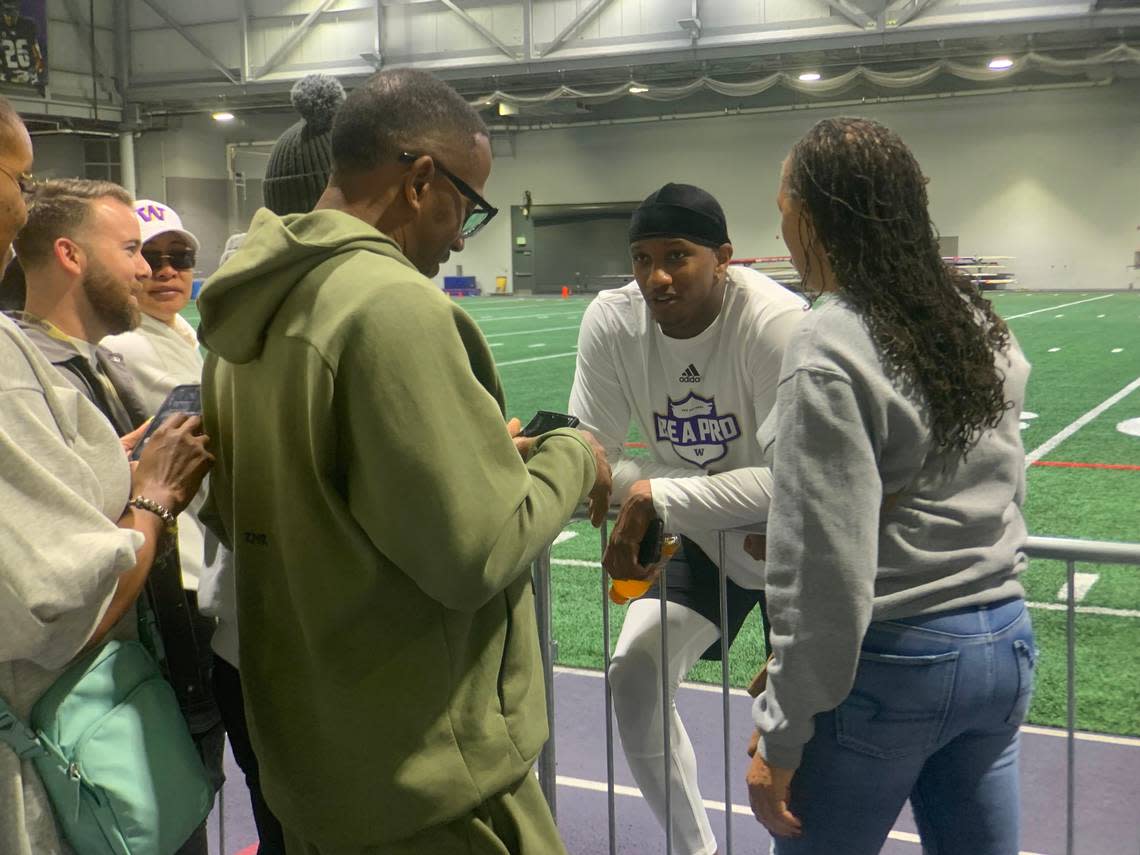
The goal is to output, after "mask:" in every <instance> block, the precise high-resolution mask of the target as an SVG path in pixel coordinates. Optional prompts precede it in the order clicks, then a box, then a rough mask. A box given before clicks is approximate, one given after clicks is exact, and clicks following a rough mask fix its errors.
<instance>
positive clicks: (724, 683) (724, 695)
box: [717, 531, 732, 855]
mask: <svg viewBox="0 0 1140 855" xmlns="http://www.w3.org/2000/svg"><path fill="white" fill-rule="evenodd" d="M717 547H718V551H719V555H718V561H717V567H718V569H719V570H720V691H721V703H722V704H723V705H724V709H723V712H724V851H725V853H726V855H732V763H731V762H730V759H731V758H730V757H729V753H730V749H731V745H732V741H731V739H730V734H731V733H732V730H731V724H732V712H731V709H730V707H729V698H730V696H729V693H728V676H729V673H728V649H729V644H728V571H726V570H725V567H726V566H727V564H726V563H725V559H726V551H725V548H724V532H723V531H719V532H717Z"/></svg>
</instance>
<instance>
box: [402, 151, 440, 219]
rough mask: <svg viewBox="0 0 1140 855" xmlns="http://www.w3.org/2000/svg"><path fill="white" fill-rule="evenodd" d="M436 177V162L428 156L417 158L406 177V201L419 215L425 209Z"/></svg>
mask: <svg viewBox="0 0 1140 855" xmlns="http://www.w3.org/2000/svg"><path fill="white" fill-rule="evenodd" d="M434 177H435V162H434V161H433V160H432V159H431V157H430V156H429V155H426V154H425V155H421V156H420V157H417V158H416V160H415V163H413V164H412V166H411V169H409V170H408V173H407V175H405V176H404V201H406V202H407V203H408V206H409V207H410V208H411V209H412V210H413V211H415V212H416V213H419V211H420V210H421V209H422V208H423V206H424V202H425V198H426V195H427V192H428V190H429V188H430V187H431V181H432V179H433V178H434Z"/></svg>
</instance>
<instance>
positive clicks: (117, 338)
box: [99, 316, 160, 359]
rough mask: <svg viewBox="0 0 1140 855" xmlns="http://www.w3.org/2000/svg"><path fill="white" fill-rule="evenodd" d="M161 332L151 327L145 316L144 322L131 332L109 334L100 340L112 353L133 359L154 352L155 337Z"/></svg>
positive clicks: (101, 344) (100, 344)
mask: <svg viewBox="0 0 1140 855" xmlns="http://www.w3.org/2000/svg"><path fill="white" fill-rule="evenodd" d="M159 335H160V333H158V332H157V331H156V330H154V329H153V328H151V327H150V326H149V325H148V324H147V322H146V317H145V316H144V318H143V320H142V322H141V323H140V324H139V325H138V326H137V327H135V329H133V330H130V331H129V332H125V333H119V334H118V335H109V336H107V337H106V338H104V339H103V340H101V341H100V342H99V346H100V347H102V348H103V349H105V350H107V351H110V352H111V353H118V354H121V355H122V356H124V357H126V358H128V359H131V358H136V359H137V358H138V357H140V356H144V355H145V356H149V355H151V354H153V353H154V339H155V338H156V337H158V336H159Z"/></svg>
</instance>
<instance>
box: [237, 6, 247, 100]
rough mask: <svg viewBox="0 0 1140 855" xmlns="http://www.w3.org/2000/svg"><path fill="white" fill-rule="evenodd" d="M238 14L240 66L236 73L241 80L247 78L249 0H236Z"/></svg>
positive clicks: (243, 80)
mask: <svg viewBox="0 0 1140 855" xmlns="http://www.w3.org/2000/svg"><path fill="white" fill-rule="evenodd" d="M238 14H239V15H240V16H241V68H240V69H238V74H239V75H240V76H241V82H242V83H245V82H246V81H247V80H249V0H238Z"/></svg>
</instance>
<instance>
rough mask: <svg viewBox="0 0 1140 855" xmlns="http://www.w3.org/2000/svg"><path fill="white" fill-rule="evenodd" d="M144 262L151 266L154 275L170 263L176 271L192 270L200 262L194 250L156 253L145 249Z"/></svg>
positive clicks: (143, 252) (143, 253)
mask: <svg viewBox="0 0 1140 855" xmlns="http://www.w3.org/2000/svg"><path fill="white" fill-rule="evenodd" d="M142 257H143V260H144V261H146V263H147V264H149V265H150V269H151V272H152V273H157V272H158V271H160V270H162V268H163V267H165V266H166V263H167V262H169V263H170V266H171V267H173V268H174V269H175V270H192V269H193V268H194V263H195V262H196V261H197V260H198V256H197V255H196V254H195V253H194V250H192V249H176V250H174V251H173V252H155V251H154V250H149V249H144V250H143V251H142Z"/></svg>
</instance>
